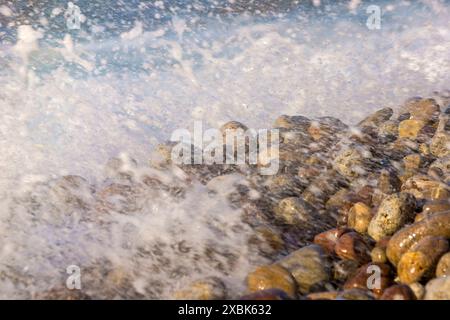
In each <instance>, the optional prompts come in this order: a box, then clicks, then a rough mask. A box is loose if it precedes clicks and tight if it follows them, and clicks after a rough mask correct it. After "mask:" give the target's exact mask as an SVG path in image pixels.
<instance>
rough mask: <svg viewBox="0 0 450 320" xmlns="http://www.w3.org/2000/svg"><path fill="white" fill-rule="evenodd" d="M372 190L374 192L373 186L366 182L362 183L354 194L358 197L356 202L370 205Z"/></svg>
mask: <svg viewBox="0 0 450 320" xmlns="http://www.w3.org/2000/svg"><path fill="white" fill-rule="evenodd" d="M374 192H375V188H374V187H372V186H370V185H367V184H366V185H364V186H363V187H361V188H360V189H359V190H358V192H357V193H356V196H357V197H358V198H359V201H358V202H362V203H364V204H366V205H368V206H372V197H373V193H374Z"/></svg>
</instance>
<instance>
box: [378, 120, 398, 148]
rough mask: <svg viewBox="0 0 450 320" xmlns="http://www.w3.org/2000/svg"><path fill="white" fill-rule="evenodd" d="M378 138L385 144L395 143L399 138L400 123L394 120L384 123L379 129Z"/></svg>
mask: <svg viewBox="0 0 450 320" xmlns="http://www.w3.org/2000/svg"><path fill="white" fill-rule="evenodd" d="M378 136H379V137H380V138H381V139H380V140H381V142H383V143H386V142H392V141H395V140H396V139H397V137H398V122H397V121H394V120H389V121H386V122H383V123H382V124H381V125H380V126H379V127H378Z"/></svg>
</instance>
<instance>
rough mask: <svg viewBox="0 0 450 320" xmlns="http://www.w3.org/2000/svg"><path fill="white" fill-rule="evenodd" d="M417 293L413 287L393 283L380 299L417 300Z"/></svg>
mask: <svg viewBox="0 0 450 320" xmlns="http://www.w3.org/2000/svg"><path fill="white" fill-rule="evenodd" d="M416 299H417V298H416V295H415V294H414V291H412V290H411V288H410V287H409V286H407V285H404V284H397V285H393V286H392V287H389V288H387V289H386V290H385V291H384V293H383V295H382V296H381V298H380V300H416Z"/></svg>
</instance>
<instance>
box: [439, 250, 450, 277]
mask: <svg viewBox="0 0 450 320" xmlns="http://www.w3.org/2000/svg"><path fill="white" fill-rule="evenodd" d="M446 276H450V252H447V253H446V254H444V255H443V256H442V257H441V258H440V259H439V262H438V264H437V266H436V277H446Z"/></svg>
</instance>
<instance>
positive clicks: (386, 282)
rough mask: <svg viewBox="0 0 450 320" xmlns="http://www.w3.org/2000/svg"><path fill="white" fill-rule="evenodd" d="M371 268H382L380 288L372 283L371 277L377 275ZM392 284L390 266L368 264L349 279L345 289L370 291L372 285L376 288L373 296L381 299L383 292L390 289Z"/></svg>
mask: <svg viewBox="0 0 450 320" xmlns="http://www.w3.org/2000/svg"><path fill="white" fill-rule="evenodd" d="M371 266H375V267H379V268H380V276H381V279H380V283H379V284H380V286H379V287H377V286H376V283H375V282H374V283H372V282H371V281H370V280H371V279H369V277H371V276H373V275H375V273H374V272H373V270H371V268H369V267H371ZM391 283H392V279H391V269H390V267H389V265H387V264H380V263H368V264H365V265H363V266H362V267H360V268H359V269H358V270H357V271H356V273H355V275H354V276H352V277H351V278H349V279H348V280H347V281H346V282H345V284H344V289H362V290H368V289H370V288H369V287H370V286H371V285H374V288H372V289H371V291H372V292H373V294H374V295H375V296H376V297H380V296H381V295H382V294H383V291H384V290H385V289H386V288H388V287H389V286H390V285H391Z"/></svg>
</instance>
